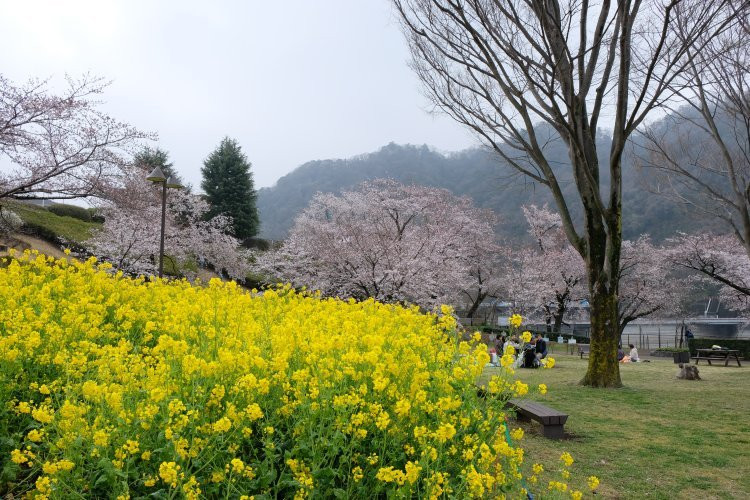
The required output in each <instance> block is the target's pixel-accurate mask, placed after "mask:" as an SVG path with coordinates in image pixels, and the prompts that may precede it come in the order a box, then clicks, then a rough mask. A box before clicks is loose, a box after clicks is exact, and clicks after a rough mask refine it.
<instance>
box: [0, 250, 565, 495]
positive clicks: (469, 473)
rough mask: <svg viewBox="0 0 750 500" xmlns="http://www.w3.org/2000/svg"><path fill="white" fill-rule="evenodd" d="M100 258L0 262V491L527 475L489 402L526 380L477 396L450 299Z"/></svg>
mask: <svg viewBox="0 0 750 500" xmlns="http://www.w3.org/2000/svg"><path fill="white" fill-rule="evenodd" d="M109 269H111V266H110V265H109V264H102V265H101V266H96V265H95V259H93V258H92V259H89V260H88V261H87V262H85V263H81V262H78V261H75V260H73V261H72V262H71V263H68V262H67V261H66V260H63V259H61V260H59V261H56V262H50V260H48V259H46V258H45V257H44V256H38V257H35V256H34V255H33V252H32V253H26V254H25V255H24V256H23V257H21V258H20V259H18V260H13V261H12V262H10V264H9V265H8V267H7V268H5V269H0V302H2V303H3V304H11V305H12V308H13V314H12V315H5V316H4V317H3V323H0V325H1V326H0V399H2V401H3V402H4V404H3V405H2V406H1V407H0V428H2V429H5V430H6V431H5V432H4V436H3V440H0V456H2V457H3V460H4V461H6V457H7V458H9V460H8V461H7V462H6V463H7V466H6V467H5V469H4V470H3V476H0V481H6V482H5V483H1V482H0V491H5V492H8V493H10V494H12V495H13V496H14V497H15V496H23V495H24V494H25V493H27V492H28V491H29V490H34V489H35V490H36V493H39V494H41V495H49V496H53V497H67V496H72V495H73V493H74V492H86V495H87V496H90V497H97V498H104V497H106V498H114V497H116V496H118V495H123V496H128V495H129V496H130V497H139V498H140V497H146V496H150V497H154V498H168V497H169V498H173V497H176V496H182V497H186V498H198V497H199V496H203V497H208V498H221V497H232V498H239V497H241V495H243V494H248V495H250V494H257V495H264V497H270V498H291V497H293V496H297V497H305V496H308V495H309V496H315V497H338V498H372V497H386V496H388V497H395V496H399V497H403V496H420V497H421V496H425V497H428V496H429V497H435V498H436V497H438V496H440V495H442V494H446V495H449V496H456V497H471V496H474V497H481V496H484V495H489V494H501V493H503V494H508V495H513V496H519V495H520V494H521V488H522V486H521V483H520V480H519V478H520V477H522V476H521V472H520V471H519V468H520V467H521V462H522V460H523V450H521V449H520V448H516V447H513V446H511V445H510V444H509V443H508V441H506V439H507V438H506V429H505V423H504V422H505V420H504V418H505V417H504V413H503V405H504V400H505V399H506V398H507V397H510V396H511V395H517V396H518V395H523V393H525V392H526V391H527V390H528V387H527V386H526V385H525V384H522V383H520V382H518V381H513V380H511V379H510V373H511V371H510V370H507V371H504V372H503V373H505V375H504V376H502V377H497V376H496V377H493V378H492V379H491V380H490V381H489V383H488V388H489V391H490V392H491V393H492V394H495V396H496V397H491V398H481V397H480V396H479V395H478V394H477V389H476V386H475V385H474V383H475V380H476V378H477V376H478V375H479V374H480V373H482V371H483V368H484V366H485V364H486V363H487V361H488V359H489V356H488V354H487V352H486V349H485V347H484V346H482V345H479V344H477V343H476V340H473V341H472V342H470V343H466V342H459V341H458V340H457V338H456V337H455V336H456V332H455V320H454V319H453V317H452V315H451V314H450V313H451V311H450V309H449V308H446V309H444V310H443V312H444V313H445V315H444V316H441V317H437V316H435V315H431V314H421V313H420V312H419V311H418V309H417V308H405V307H401V306H396V305H384V304H380V303H377V302H374V301H372V300H368V301H365V302H361V303H355V302H354V301H340V300H335V299H325V300H324V299H321V298H320V297H319V296H316V295H309V294H299V293H295V292H294V291H293V290H291V289H290V288H288V287H287V288H284V287H281V288H278V289H275V290H268V291H266V292H264V294H263V295H259V294H251V293H248V292H245V291H242V290H241V289H240V288H239V287H238V286H237V285H236V284H235V283H231V282H230V283H223V282H221V281H219V280H212V281H211V282H210V284H209V285H208V286H207V287H194V286H191V285H190V284H188V283H187V282H185V281H174V282H164V281H161V280H156V281H154V282H144V281H143V279H128V278H123V277H122V276H121V275H120V274H119V273H118V274H117V275H114V276H112V275H111V274H108V270H109ZM302 332H304V335H300V333H302ZM504 358H505V356H504ZM512 434H513V435H515V436H516V438H520V434H522V432H520V430H518V431H514V433H512ZM566 455H567V454H566ZM562 459H563V461H564V462H565V464H568V465H569V462H572V459H570V460H569V456H565V455H564V456H563V457H562ZM566 466H567V465H566ZM3 478H5V479H3ZM8 478H10V479H8ZM559 484H562V483H559ZM555 486H556V487H559V488H562V486H558V483H555ZM566 488H567V486H566Z"/></svg>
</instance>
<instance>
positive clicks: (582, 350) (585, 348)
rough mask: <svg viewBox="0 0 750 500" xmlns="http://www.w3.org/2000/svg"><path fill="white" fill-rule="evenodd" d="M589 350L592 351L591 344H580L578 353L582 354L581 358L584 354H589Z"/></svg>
mask: <svg viewBox="0 0 750 500" xmlns="http://www.w3.org/2000/svg"><path fill="white" fill-rule="evenodd" d="M589 352H591V344H578V354H580V355H581V359H583V355H584V354H586V355H587V356H588V354H589Z"/></svg>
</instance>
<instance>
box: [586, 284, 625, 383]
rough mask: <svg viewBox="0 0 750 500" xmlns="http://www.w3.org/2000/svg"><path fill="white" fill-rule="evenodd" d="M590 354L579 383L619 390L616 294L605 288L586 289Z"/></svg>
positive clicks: (618, 329)
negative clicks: (589, 321) (589, 326)
mask: <svg viewBox="0 0 750 500" xmlns="http://www.w3.org/2000/svg"><path fill="white" fill-rule="evenodd" d="M589 291H590V294H591V297H590V300H589V306H590V316H591V352H590V354H589V366H588V370H587V371H586V375H585V376H584V377H583V380H581V383H582V384H584V385H588V386H591V387H622V382H621V380H620V365H619V363H618V361H617V344H618V340H619V337H620V328H619V321H618V314H617V313H618V311H617V293H613V292H611V291H609V290H608V289H607V288H606V287H603V286H600V287H596V288H594V287H590V290H589Z"/></svg>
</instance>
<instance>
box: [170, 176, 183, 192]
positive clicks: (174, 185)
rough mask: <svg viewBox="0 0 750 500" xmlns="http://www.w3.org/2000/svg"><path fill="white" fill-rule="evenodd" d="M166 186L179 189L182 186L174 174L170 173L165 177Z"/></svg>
mask: <svg viewBox="0 0 750 500" xmlns="http://www.w3.org/2000/svg"><path fill="white" fill-rule="evenodd" d="M167 187H168V188H174V189H180V188H182V184H180V181H179V180H178V179H177V178H176V177H175V176H174V175H170V176H169V179H167Z"/></svg>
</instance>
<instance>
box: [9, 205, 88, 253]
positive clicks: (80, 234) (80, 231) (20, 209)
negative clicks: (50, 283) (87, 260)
mask: <svg viewBox="0 0 750 500" xmlns="http://www.w3.org/2000/svg"><path fill="white" fill-rule="evenodd" d="M3 203H4V206H5V207H7V208H8V209H10V210H12V211H14V212H15V213H16V214H18V216H19V217H21V219H22V220H23V221H24V222H25V223H27V224H30V225H36V226H40V227H43V228H46V229H48V230H49V231H50V232H52V233H54V234H56V235H57V236H59V237H61V238H64V239H66V240H70V241H74V242H76V243H81V242H83V241H86V240H87V239H88V238H90V237H91V236H92V230H93V229H97V228H99V227H101V224H99V223H96V222H84V221H82V220H79V219H75V218H73V217H61V216H59V215H55V214H53V213H52V212H50V211H48V210H45V209H44V208H42V207H37V206H35V205H28V204H25V203H19V202H9V201H6V202H3Z"/></svg>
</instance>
